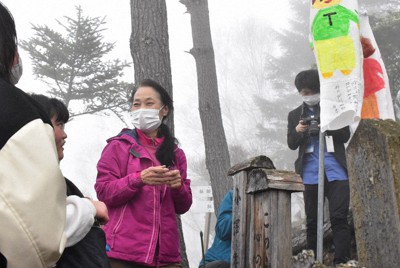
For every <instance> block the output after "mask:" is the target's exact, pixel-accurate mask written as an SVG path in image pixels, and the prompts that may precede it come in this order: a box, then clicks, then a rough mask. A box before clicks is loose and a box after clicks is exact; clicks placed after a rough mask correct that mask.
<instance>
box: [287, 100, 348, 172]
mask: <svg viewBox="0 0 400 268" xmlns="http://www.w3.org/2000/svg"><path fill="white" fill-rule="evenodd" d="M304 105H305V104H304V103H303V104H302V105H300V106H299V107H297V108H296V109H294V110H292V111H291V112H289V115H288V130H287V143H288V146H289V148H290V149H291V150H296V149H297V148H299V154H298V158H297V160H296V162H295V164H294V167H295V171H296V173H297V174H300V175H301V174H302V171H303V157H304V153H305V151H306V145H307V141H308V138H309V136H308V134H307V132H304V133H297V132H296V126H297V125H298V124H299V121H300V118H301V116H302V112H303V109H304V108H305V107H304ZM326 135H329V136H332V137H333V145H334V149H335V152H334V153H333V154H334V156H335V158H336V160H337V161H338V162H339V164H341V165H342V166H343V168H345V169H346V170H347V164H346V150H345V148H344V144H345V143H346V142H347V141H348V140H349V138H350V128H349V127H348V126H347V127H344V128H341V129H338V130H333V131H327V132H326Z"/></svg>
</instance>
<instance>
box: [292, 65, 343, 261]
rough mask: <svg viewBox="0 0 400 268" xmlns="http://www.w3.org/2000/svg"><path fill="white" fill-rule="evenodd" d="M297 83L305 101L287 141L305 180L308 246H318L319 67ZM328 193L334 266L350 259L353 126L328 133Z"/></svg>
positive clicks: (302, 75)
mask: <svg viewBox="0 0 400 268" xmlns="http://www.w3.org/2000/svg"><path fill="white" fill-rule="evenodd" d="M295 86H296V88H297V90H298V91H299V94H300V95H301V97H302V98H303V103H302V104H301V105H300V106H299V107H297V108H296V109H294V110H292V111H291V112H290V113H289V115H288V131H287V143H288V146H289V148H290V149H291V150H297V149H299V152H298V158H297V160H296V162H295V170H296V173H298V174H299V175H300V176H301V178H302V180H303V183H304V186H305V191H304V207H305V212H306V218H307V247H308V249H312V250H314V252H316V249H317V210H318V161H319V132H320V130H319V128H320V126H319V116H320V107H319V100H320V98H319V93H320V84H319V75H318V71H317V70H306V71H302V72H300V73H299V74H298V75H297V76H296V78H295ZM326 137H327V138H326V141H327V142H326V146H325V153H324V158H325V165H324V170H325V183H324V188H325V190H324V193H325V197H326V198H327V199H328V201H329V216H330V222H331V227H332V232H333V244H334V246H335V257H334V260H333V262H334V265H337V264H339V263H345V262H347V261H348V260H349V259H350V242H351V236H350V227H349V224H348V221H347V216H348V213H349V205H350V188H349V180H348V176H347V165H346V154H345V147H344V143H346V142H347V141H348V140H349V138H350V129H349V127H348V126H347V127H344V128H342V129H339V130H334V131H327V132H326Z"/></svg>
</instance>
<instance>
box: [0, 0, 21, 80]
mask: <svg viewBox="0 0 400 268" xmlns="http://www.w3.org/2000/svg"><path fill="white" fill-rule="evenodd" d="M16 50H17V32H16V30H15V22H14V18H13V16H12V15H11V13H10V11H9V10H8V9H7V8H6V7H5V6H4V5H3V3H1V2H0V77H1V78H3V79H4V80H6V81H7V82H9V83H10V81H11V80H10V78H11V68H12V64H13V61H14V57H15V53H16Z"/></svg>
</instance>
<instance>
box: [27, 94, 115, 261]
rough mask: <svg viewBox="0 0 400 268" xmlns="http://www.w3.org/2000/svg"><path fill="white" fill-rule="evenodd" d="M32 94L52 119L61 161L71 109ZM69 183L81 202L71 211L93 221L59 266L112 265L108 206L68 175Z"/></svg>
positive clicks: (71, 194) (70, 193) (70, 191)
mask: <svg viewBox="0 0 400 268" xmlns="http://www.w3.org/2000/svg"><path fill="white" fill-rule="evenodd" d="M31 97H32V98H33V99H34V100H35V101H36V102H38V103H39V104H40V105H41V106H42V107H43V108H44V110H45V112H46V113H47V115H48V116H49V117H50V119H51V123H52V125H53V129H54V139H55V143H56V149H57V154H58V159H59V161H61V160H62V159H63V158H64V144H65V139H66V138H67V133H66V132H65V124H66V123H67V122H68V120H69V111H68V108H67V107H66V106H65V104H64V103H63V102H61V101H60V100H58V99H56V98H48V97H46V96H44V95H40V94H31ZM65 182H66V185H67V196H69V197H73V198H75V200H76V201H77V202H76V203H75V207H76V209H74V210H73V211H71V212H70V213H73V215H71V216H72V217H74V218H82V217H83V218H85V217H86V215H89V216H90V219H93V220H92V221H90V222H89V223H88V226H85V227H84V228H82V227H81V228H79V232H76V233H75V234H74V236H75V237H76V238H75V241H76V242H74V243H73V245H72V244H71V246H69V247H66V248H65V250H64V252H63V254H62V255H61V258H60V260H58V262H57V264H56V266H55V267H57V268H64V267H65V268H80V267H96V268H108V267H110V264H109V261H108V258H107V254H106V241H105V239H106V238H105V234H104V232H103V230H102V229H101V227H100V224H105V223H107V221H108V212H107V207H106V205H105V204H104V203H103V202H101V201H95V200H92V199H89V198H85V197H84V196H83V194H82V192H81V191H80V190H79V189H78V187H76V186H75V184H74V183H73V182H72V181H70V180H68V179H67V178H65ZM79 199H80V200H79ZM67 213H68V212H67ZM67 224H68V221H67Z"/></svg>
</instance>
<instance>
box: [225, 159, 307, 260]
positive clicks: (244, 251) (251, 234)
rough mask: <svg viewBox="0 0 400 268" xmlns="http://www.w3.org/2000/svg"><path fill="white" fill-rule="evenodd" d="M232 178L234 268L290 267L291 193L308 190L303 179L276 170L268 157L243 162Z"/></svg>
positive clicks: (236, 166) (230, 172)
mask: <svg viewBox="0 0 400 268" xmlns="http://www.w3.org/2000/svg"><path fill="white" fill-rule="evenodd" d="M239 172H240V173H239ZM235 174H237V175H235ZM228 175H230V176H232V175H235V176H234V179H233V187H234V194H233V218H232V225H233V226H232V257H231V267H235V268H247V267H249V268H250V267H271V268H278V267H279V268H287V267H290V260H291V256H292V235H291V234H292V228H291V208H290V200H291V196H290V194H291V192H299V191H304V185H303V183H302V181H301V179H300V177H299V176H298V175H296V174H295V173H294V172H288V171H279V170H275V167H274V164H273V163H272V161H271V160H270V159H269V158H268V157H266V156H258V157H255V158H252V159H250V160H248V161H245V162H242V163H239V164H237V165H235V166H233V167H232V168H231V169H230V170H229V172H228Z"/></svg>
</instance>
